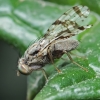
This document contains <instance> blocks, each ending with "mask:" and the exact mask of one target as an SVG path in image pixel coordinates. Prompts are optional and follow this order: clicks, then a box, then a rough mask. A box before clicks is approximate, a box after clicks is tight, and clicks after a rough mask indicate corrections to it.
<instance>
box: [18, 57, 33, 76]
mask: <svg viewBox="0 0 100 100" xmlns="http://www.w3.org/2000/svg"><path fill="white" fill-rule="evenodd" d="M31 72H32V69H31V68H30V67H29V66H28V65H27V64H26V63H25V59H24V58H21V59H19V61H18V70H17V76H19V74H20V73H21V74H24V75H28V74H30V73H31Z"/></svg>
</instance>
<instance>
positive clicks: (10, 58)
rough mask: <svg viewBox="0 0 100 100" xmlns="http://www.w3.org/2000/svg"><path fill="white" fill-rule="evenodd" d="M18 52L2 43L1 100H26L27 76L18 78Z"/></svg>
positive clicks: (0, 50)
mask: <svg viewBox="0 0 100 100" xmlns="http://www.w3.org/2000/svg"><path fill="white" fill-rule="evenodd" d="M18 58H19V56H18V52H17V50H16V49H15V48H14V47H13V46H11V45H8V44H6V43H5V42H4V41H0V100H26V88H27V83H26V76H24V75H21V76H19V77H18V76H17V74H16V70H17V61H18Z"/></svg>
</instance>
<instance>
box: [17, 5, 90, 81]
mask: <svg viewBox="0 0 100 100" xmlns="http://www.w3.org/2000/svg"><path fill="white" fill-rule="evenodd" d="M89 12H90V11H89V9H88V7H87V6H81V5H79V6H74V7H72V8H71V9H69V10H68V11H67V12H65V13H64V14H63V15H62V16H61V17H60V18H59V19H57V20H56V21H55V22H54V23H53V24H52V25H51V27H50V28H49V29H48V30H47V32H46V34H45V35H44V36H43V37H42V38H41V39H40V40H38V41H36V42H35V43H33V44H32V45H31V46H29V48H28V49H27V50H26V51H25V53H24V55H23V57H22V58H20V59H19V61H18V72H20V73H22V74H26V75H28V74H30V73H31V72H32V71H34V70H38V69H41V70H43V68H42V67H44V66H45V65H46V64H48V63H53V62H54V60H55V59H59V58H61V56H62V55H63V54H65V53H66V54H67V55H68V57H69V59H70V60H71V61H72V62H73V63H74V64H76V65H77V66H79V67H81V68H82V69H84V70H86V69H85V68H84V67H82V66H81V65H79V64H78V63H76V62H75V61H73V59H72V58H71V56H70V54H69V52H70V51H72V50H74V49H75V48H76V47H77V46H78V45H79V42H78V41H77V40H74V39H71V37H73V36H75V35H76V34H79V33H80V32H82V31H84V30H86V29H88V28H90V27H91V25H86V26H83V25H80V24H79V23H80V22H81V23H82V22H83V21H84V19H85V18H87V17H88V15H89ZM56 69H57V71H58V72H60V70H59V69H58V68H57V67H56ZM43 72H44V70H43ZM44 75H45V74H44ZM45 77H46V75H45ZM46 79H47V77H46Z"/></svg>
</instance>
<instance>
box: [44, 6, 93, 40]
mask: <svg viewBox="0 0 100 100" xmlns="http://www.w3.org/2000/svg"><path fill="white" fill-rule="evenodd" d="M89 12H90V11H89V9H88V7H87V6H81V5H80V6H75V7H73V8H72V9H69V10H68V11H67V12H65V13H64V14H63V15H62V16H61V17H60V18H59V19H58V20H56V21H55V22H54V23H53V24H52V25H51V27H50V28H49V29H48V31H47V33H46V34H45V36H44V38H50V39H51V40H52V39H54V38H55V39H56V38H59V37H63V38H67V37H71V36H74V35H76V34H78V33H80V32H81V31H83V30H85V29H87V28H90V27H91V25H87V26H81V25H79V23H80V22H82V21H84V19H85V18H87V16H88V15H89Z"/></svg>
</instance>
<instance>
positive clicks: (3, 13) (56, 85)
mask: <svg viewBox="0 0 100 100" xmlns="http://www.w3.org/2000/svg"><path fill="white" fill-rule="evenodd" d="M63 1H64V0H63ZM63 1H62V2H63ZM56 2H57V1H56ZM66 2H69V3H68V5H67V6H61V5H58V4H54V3H50V2H45V1H42V0H41V1H38V0H16V1H13V0H3V1H0V39H3V40H5V41H6V42H7V43H10V44H12V45H14V46H15V47H16V48H18V49H19V50H20V52H21V53H23V52H24V51H25V49H26V48H27V47H28V45H29V44H30V42H31V41H33V40H36V39H37V38H39V37H40V36H43V34H45V32H46V30H47V29H48V28H49V26H50V25H51V24H52V23H53V22H54V21H55V20H56V19H57V18H58V17H59V16H60V15H62V14H63V12H65V11H67V10H68V9H69V8H71V6H70V7H69V5H73V4H77V3H79V4H84V5H86V6H89V8H90V9H91V14H90V16H89V18H88V19H87V20H86V21H85V24H93V26H92V28H91V29H88V30H87V31H84V32H83V33H81V34H79V35H78V36H77V39H78V40H79V41H80V45H79V46H78V48H77V50H76V51H74V52H73V53H74V54H75V55H77V56H82V57H81V58H77V57H76V56H75V55H73V56H72V58H73V60H74V61H75V62H77V63H78V64H80V65H81V66H84V67H85V68H87V69H88V72H85V71H84V70H82V69H81V68H79V67H78V66H77V65H75V64H72V63H71V62H70V61H69V59H68V58H66V55H64V56H63V57H64V58H65V59H66V60H62V59H59V60H57V61H56V63H55V65H57V66H58V68H59V69H60V70H61V71H62V73H57V71H55V69H54V66H53V65H52V64H48V65H46V66H45V67H44V69H45V70H46V72H47V75H48V82H45V78H44V76H43V74H42V72H41V71H34V72H33V73H32V74H31V75H29V76H28V81H27V82H28V89H27V100H33V99H34V100H66V99H68V100H69V99H98V98H100V92H99V91H100V86H99V83H100V82H99V80H100V79H99V76H100V74H99V73H100V67H99V66H100V57H99V55H100V52H99V51H100V39H99V37H100V29H99V28H100V22H99V15H98V14H100V12H99V8H100V7H99V6H98V5H99V4H100V2H99V1H97V0H96V1H94V0H91V3H93V4H94V5H92V4H91V3H90V2H89V1H86V0H84V1H79V0H71V1H70V0H67V1H66ZM96 3H98V5H97V6H96V7H95V5H96ZM94 12H95V13H94ZM43 86H44V87H43ZM40 90H41V91H40Z"/></svg>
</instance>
